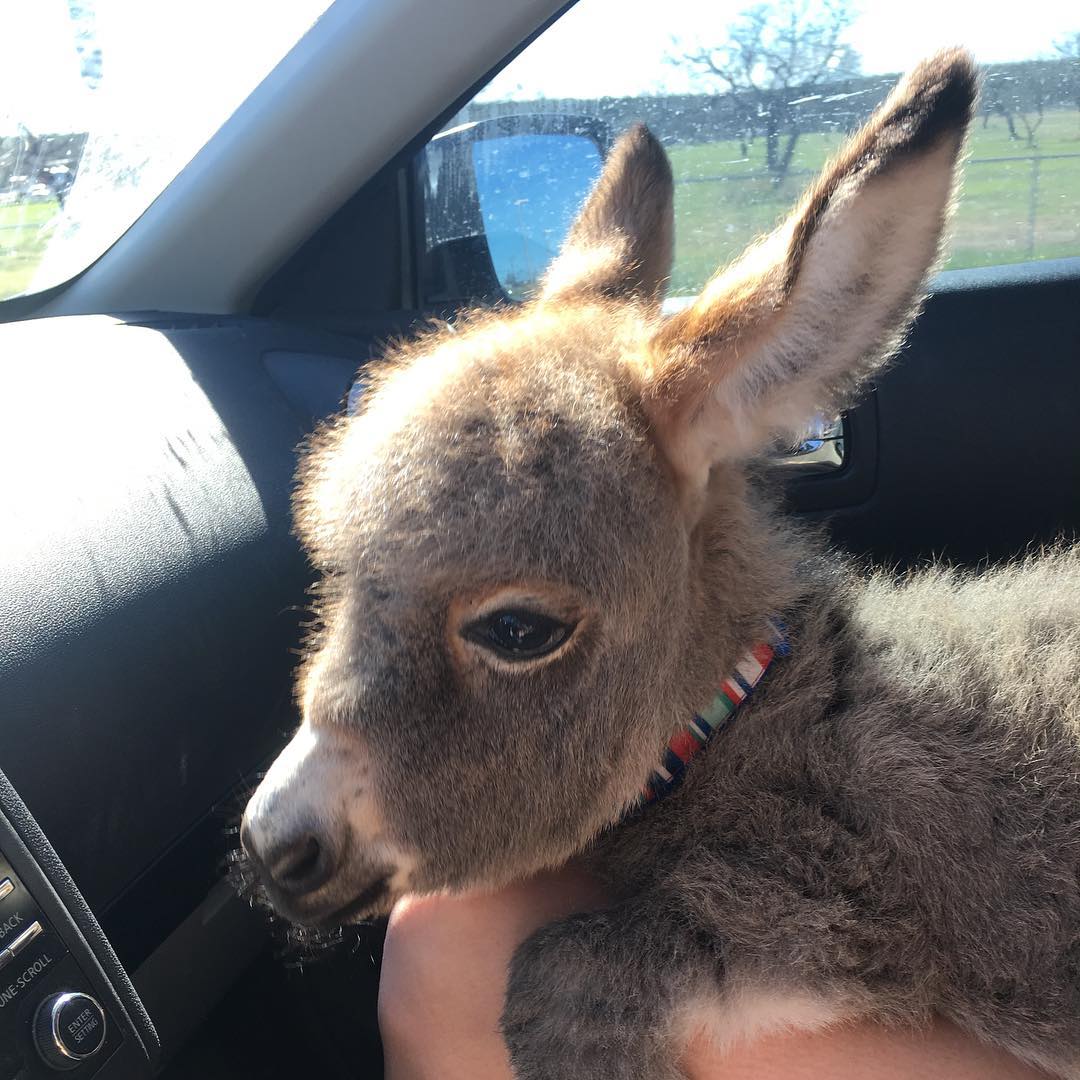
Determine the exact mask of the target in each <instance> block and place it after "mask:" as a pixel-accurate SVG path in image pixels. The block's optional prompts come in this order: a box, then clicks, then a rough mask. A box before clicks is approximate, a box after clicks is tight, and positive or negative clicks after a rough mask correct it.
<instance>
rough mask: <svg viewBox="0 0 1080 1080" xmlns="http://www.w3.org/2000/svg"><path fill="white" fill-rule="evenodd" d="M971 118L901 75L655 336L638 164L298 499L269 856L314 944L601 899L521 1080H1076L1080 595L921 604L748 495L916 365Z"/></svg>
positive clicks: (562, 947) (964, 92)
mask: <svg viewBox="0 0 1080 1080" xmlns="http://www.w3.org/2000/svg"><path fill="white" fill-rule="evenodd" d="M976 81H977V80H976V74H975V69H974V67H973V64H972V62H971V59H970V58H969V57H968V56H967V55H966V54H964V53H962V52H959V51H950V52H944V53H941V54H939V55H937V56H935V57H933V58H931V59H930V60H928V61H926V62H924V63H923V64H921V65H920V66H918V67H917V68H916V69H915V70H914V71H913V72H912V73H911V74H910V75H909V76H907V77H906V78H905V79H904V80H903V81H902V82H901V83H900V84H899V86H898V87H897V88H896V90H895V91H894V92H893V94H892V96H891V97H890V98H889V99H888V100H887V101H886V102H885V104H884V105H883V106H882V107H881V108H880V109H879V110H878V112H877V113H876V114H875V115H874V117H873V118H872V119H871V120H870V122H869V123H868V124H867V125H866V127H864V128H863V129H862V130H861V131H860V132H859V133H858V134H857V135H856V136H855V137H854V138H853V139H852V140H851V141H850V143H848V145H847V146H846V147H845V148H844V149H843V150H842V151H841V153H840V154H839V156H838V157H837V158H836V159H835V160H834V161H833V162H832V163H831V164H830V165H829V166H828V168H827V169H826V170H825V172H824V174H823V175H822V177H821V178H820V179H819V180H818V181H817V182H816V183H815V184H814V185H813V186H812V187H811V188H810V190H809V192H808V193H807V194H806V196H805V197H804V198H803V200H802V201H801V203H800V204H799V206H798V208H797V209H796V210H795V212H794V213H793V214H792V216H791V217H790V218H789V219H788V220H787V221H786V222H785V223H784V224H782V225H781V226H780V227H779V228H778V229H777V230H776V231H775V232H774V233H772V234H771V235H770V236H768V237H767V238H765V239H764V240H763V241H761V242H760V243H758V244H756V245H755V246H753V247H752V248H751V249H750V250H749V251H748V252H747V253H746V255H745V256H743V257H742V258H741V259H740V260H738V261H737V262H735V263H734V264H733V265H731V266H729V267H728V268H727V269H725V270H723V271H722V272H721V273H719V274H718V275H717V276H716V277H715V278H713V279H712V280H711V281H710V282H709V284H708V285H707V286H706V287H705V289H704V291H703V292H702V293H701V295H700V297H699V298H698V299H697V301H696V302H695V303H694V304H693V306H691V307H689V308H688V309H686V310H684V311H682V312H680V313H679V314H676V315H673V316H671V317H669V318H663V317H661V310H660V305H661V295H662V292H663V289H664V284H665V281H666V279H667V277H668V274H669V271H670V265H671V258H672V231H673V215H672V179H671V171H670V168H669V166H668V163H667V160H666V157H665V155H664V153H663V151H662V150H661V148H660V146H659V145H658V144H657V142H656V141H655V139H653V137H652V136H651V135H650V134H649V133H648V132H647V131H646V130H645V129H644V128H642V127H638V128H635V129H634V130H632V131H631V132H629V134H627V135H626V136H625V137H624V138H623V139H622V140H621V141H620V142H619V143H618V145H617V146H616V147H615V148H614V150H613V152H612V153H611V155H610V157H609V159H608V161H607V164H606V167H605V169H604V172H603V175H602V176H601V178H600V180H599V182H598V183H597V185H596V187H595V189H594V190H593V192H592V194H591V195H590V197H589V199H588V201H587V203H586V205H585V206H584V208H583V210H582V212H581V214H580V216H579V218H578V219H577V221H576V223H575V224H574V226H573V228H572V230H571V232H570V235H569V238H568V240H567V242H566V245H565V247H564V249H563V251H562V252H561V254H560V255H559V256H558V258H557V260H556V261H555V263H554V264H553V265H552V267H551V269H550V271H549V272H548V274H547V276H546V278H545V280H544V282H543V283H542V287H541V288H540V290H539V294H538V296H537V297H536V298H535V299H534V300H532V301H530V302H529V303H526V304H523V305H521V306H516V307H512V308H502V309H500V310H497V311H493V312H492V311H489V312H477V313H474V314H472V315H469V316H468V317H466V318H463V319H462V320H461V321H459V322H458V323H457V324H456V325H455V326H454V327H453V328H452V329H451V328H450V327H443V328H441V329H435V330H432V331H430V332H428V333H427V334H426V335H424V336H422V337H420V338H419V340H414V341H412V342H410V343H408V344H403V345H400V346H398V347H396V348H395V349H393V350H392V352H391V355H389V356H387V357H386V358H385V359H383V360H381V361H379V362H378V363H376V364H374V365H372V366H371V367H369V368H368V369H367V370H366V371H365V379H366V381H367V383H368V387H367V390H366V393H365V395H364V399H363V403H362V407H361V409H360V411H359V413H358V414H357V415H355V416H352V417H343V418H341V419H339V420H337V421H336V422H334V423H333V424H331V425H330V426H328V427H327V428H326V429H325V430H324V431H322V432H321V433H320V434H319V435H318V436H317V437H316V438H315V440H314V444H313V447H312V449H311V451H310V453H309V454H308V455H307V457H306V460H305V464H304V466H303V468H302V472H301V480H300V487H299V493H298V496H297V502H296V512H297V522H298V527H299V530H300V534H301V536H302V539H303V541H304V543H305V545H306V547H307V549H308V550H309V552H310V553H311V557H312V558H313V560H314V561H315V563H316V564H317V566H318V567H319V568H320V569H321V571H322V573H323V583H322V586H321V591H320V594H319V605H320V609H321V610H320V617H321V629H320V630H319V631H318V632H317V634H316V636H315V637H314V639H313V641H312V643H311V647H310V649H309V650H308V654H307V657H306V660H305V662H304V665H303V668H302V672H301V676H300V681H299V687H298V697H299V701H300V705H301V708H302V714H303V723H302V725H301V727H300V729H299V731H298V732H297V734H296V736H295V737H294V738H293V740H292V741H291V743H290V744H289V746H288V747H287V748H286V749H285V750H284V751H283V753H282V754H281V756H280V757H279V758H278V760H277V761H276V762H275V764H274V765H273V767H272V768H271V769H270V772H269V773H268V775H267V776H266V778H265V780H264V781H263V782H262V784H261V786H260V787H259V789H258V790H257V792H256V793H255V795H254V796H253V798H252V800H251V802H250V804H249V806H248V808H247V813H246V816H245V821H244V823H243V827H242V838H243V845H244V848H245V849H246V851H247V853H248V856H249V858H250V860H251V863H252V865H253V868H254V870H255V872H256V873H257V874H258V875H259V877H260V879H261V881H262V887H263V888H264V889H265V893H266V896H267V899H268V900H269V901H270V902H271V903H272V904H273V905H274V907H276V908H277V909H278V910H279V911H280V912H281V913H282V914H283V915H284V916H286V917H287V918H289V919H291V920H293V921H296V922H298V923H302V924H305V925H315V926H319V925H335V924H340V923H343V922H349V921H355V920H358V919H361V918H364V917H367V916H371V915H373V914H377V913H379V912H385V911H386V910H388V909H389V907H390V906H391V904H392V903H393V901H394V900H395V899H396V898H397V897H399V896H401V895H402V894H404V893H408V892H418V893H425V892H433V891H438V890H445V889H449V890H468V889H492V888H497V887H499V886H502V885H505V884H506V883H508V882H511V881H514V880H517V879H521V878H523V877H526V876H527V875H530V874H533V873H535V872H537V871H539V870H540V869H542V868H545V867H555V866H559V865H561V864H564V863H565V862H566V861H567V860H568V859H570V858H571V857H575V856H576V857H578V858H580V859H582V860H584V861H586V862H587V864H588V865H589V867H590V868H591V870H592V872H593V873H595V874H596V875H597V876H598V877H599V878H600V879H601V881H602V882H603V883H604V885H605V887H606V888H607V890H608V892H609V895H610V896H611V898H612V899H611V904H610V906H609V907H608V908H607V909H605V910H602V911H596V912H591V913H587V914H580V915H577V916H574V917H572V918H567V919H563V920H560V921H558V922H555V923H552V924H551V925H549V926H547V927H545V928H543V929H542V930H540V931H539V932H538V933H536V934H534V935H533V936H532V937H531V938H529V939H528V940H527V941H525V942H524V944H522V945H521V947H520V948H519V949H518V951H517V954H516V955H515V957H514V960H513V963H512V967H511V971H510V976H509V988H508V992H507V997H506V1003H505V1011H504V1013H503V1018H502V1030H503V1033H504V1035H505V1038H506V1040H507V1043H508V1045H509V1048H510V1053H511V1058H512V1061H513V1066H514V1069H515V1070H516V1073H517V1075H518V1076H519V1077H522V1078H541V1077H542V1078H546V1080H571V1078H573V1080H581V1078H608V1080H616V1078H618V1080H628V1078H638V1077H647V1078H650V1080H655V1078H663V1077H674V1076H676V1075H677V1072H676V1067H675V1065H674V1062H675V1061H676V1060H677V1058H678V1056H679V1047H680V1045H681V1044H682V1043H683V1042H684V1041H685V1040H687V1039H688V1038H689V1037H690V1036H691V1034H693V1033H694V1032H695V1031H697V1030H699V1029H700V1027H701V1026H703V1025H707V1026H708V1028H709V1029H710V1031H711V1035H712V1037H713V1038H715V1039H716V1040H718V1041H720V1042H721V1043H723V1042H724V1041H726V1040H732V1039H735V1038H739V1037H742V1036H745V1035H748V1034H753V1033H754V1032H757V1031H762V1030H765V1029H767V1028H769V1027H771V1026H778V1025H779V1026H796V1027H800V1026H801V1027H808V1026H810V1027H812V1026H817V1025H822V1024H826V1023H829V1022H832V1021H836V1020H842V1019H846V1018H869V1019H873V1020H877V1021H880V1022H883V1023H886V1024H897V1025H919V1024H923V1023H926V1022H927V1021H928V1020H929V1019H930V1017H931V1016H932V1015H933V1014H937V1015H941V1016H944V1017H947V1018H949V1019H950V1020H952V1021H953V1022H955V1023H956V1024H959V1025H960V1026H961V1027H962V1028H964V1029H966V1030H967V1031H968V1032H969V1033H971V1034H972V1035H973V1036H975V1037H977V1038H979V1039H983V1040H986V1041H988V1042H991V1043H995V1044H997V1045H998V1046H1001V1047H1004V1048H1006V1049H1007V1050H1009V1051H1012V1052H1013V1053H1014V1054H1016V1055H1019V1056H1020V1057H1021V1058H1024V1059H1026V1060H1027V1061H1029V1062H1032V1063H1035V1064H1037V1065H1041V1066H1042V1067H1044V1068H1046V1069H1048V1070H1050V1071H1051V1072H1055V1073H1057V1074H1059V1075H1060V1076H1062V1077H1080V887H1078V881H1077V870H1078V865H1080V558H1078V556H1077V554H1076V552H1075V551H1065V550H1061V551H1057V552H1053V553H1050V554H1047V555H1045V556H1043V557H1041V558H1038V559H1031V560H1028V561H1026V562H1024V563H1021V564H1016V565H1013V566H1010V567H1006V568H1003V569H999V570H995V571H992V572H987V573H984V574H982V575H980V576H978V577H971V576H966V575H964V574H961V573H957V572H950V571H948V570H946V569H935V570H930V571H927V572H925V573H920V574H915V575H912V576H910V577H907V578H905V579H903V580H899V581H898V580H896V579H894V578H893V577H892V576H890V575H884V574H874V573H870V572H868V571H866V570H864V569H863V568H861V567H857V566H854V565H852V564H850V563H849V562H847V561H845V560H844V559H843V558H841V557H839V556H833V555H828V554H827V553H826V552H825V551H824V548H823V545H822V542H821V540H820V539H819V537H818V536H817V535H816V534H810V533H807V532H805V531H803V530H800V528H798V527H797V526H795V525H793V524H792V523H791V522H790V521H789V520H788V519H786V518H785V517H783V516H782V515H780V514H779V513H777V512H776V511H775V510H774V509H773V507H772V504H771V503H770V501H769V499H768V498H767V496H766V495H764V494H763V493H762V490H763V484H762V482H761V481H759V480H757V479H755V474H754V472H753V470H752V468H751V467H750V462H751V461H752V459H753V458H754V456H755V455H757V454H760V453H761V452H762V451H763V450H765V449H767V448H768V447H769V446H770V445H771V444H772V441H773V440H774V439H775V437H776V436H777V434H778V433H785V432H786V433H788V434H793V433H795V432H797V431H798V430H799V428H800V427H802V426H803V425H805V423H806V422H807V419H808V417H810V416H811V415H812V414H813V413H814V412H815V411H821V410H824V411H826V412H828V411H829V410H832V409H835V408H837V407H838V406H839V405H841V404H842V403H845V402H847V401H848V400H850V394H851V392H852V391H853V390H854V389H855V387H856V386H857V385H858V384H859V383H861V382H862V381H863V380H865V379H866V378H867V376H869V375H870V374H871V373H873V372H874V371H875V370H876V369H878V368H879V366H880V364H881V363H882V361H883V360H884V359H885V358H887V357H888V356H890V355H891V354H893V353H894V352H895V351H896V349H897V347H898V345H899V343H900V341H901V339H902V336H903V334H904V333H905V331H906V329H907V327H908V326H909V324H910V322H911V320H912V318H913V317H914V315H915V313H916V309H917V307H918V305H919V302H920V300H921V296H922V290H923V288H924V282H925V280H926V276H927V272H928V270H929V268H930V267H931V265H932V264H933V263H934V261H935V259H936V257H937V254H938V251H939V246H940V241H941V235H942V230H943V226H944V224H945V222H946V219H947V217H948V212H949V208H950V204H951V200H952V197H953V190H954V183H955V176H956V171H957V163H958V159H959V156H960V153H961V149H962V146H963V143H964V135H965V130H966V127H967V124H968V121H969V119H970V116H971V112H972V106H973V100H974V97H975V92H976ZM973 377H975V375H974V374H973ZM913 512H917V507H915V508H913ZM781 635H782V638H783V640H781ZM766 669H767V670H766ZM755 682H757V683H758V685H757V686H756V688H755V689H754V690H753V692H752V693H748V689H749V688H750V687H751V686H752V684H754V683H755ZM743 698H745V699H746V700H745V701H743V700H742V699H743ZM680 774H681V776H680ZM680 779H681V782H676V781H679V780H680Z"/></svg>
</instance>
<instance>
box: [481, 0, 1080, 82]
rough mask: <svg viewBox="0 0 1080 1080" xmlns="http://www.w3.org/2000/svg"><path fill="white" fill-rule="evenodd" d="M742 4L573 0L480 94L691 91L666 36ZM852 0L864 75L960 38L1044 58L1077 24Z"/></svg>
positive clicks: (1007, 54) (929, 1) (1072, 4)
mask: <svg viewBox="0 0 1080 1080" xmlns="http://www.w3.org/2000/svg"><path fill="white" fill-rule="evenodd" d="M750 2H751V0H579V3H578V4H577V5H576V6H575V7H573V8H571V10H570V11H569V12H567V13H566V14H565V15H564V16H563V17H562V19H560V20H559V22H557V23H556V24H555V25H554V26H552V27H551V28H550V29H549V30H548V31H547V32H546V33H545V35H544V36H543V37H541V38H539V39H537V41H535V42H534V43H533V44H532V45H531V46H530V47H529V49H527V50H526V51H525V52H524V53H522V54H521V56H519V57H518V58H517V59H516V60H515V61H514V62H513V63H512V64H511V65H510V66H509V67H508V68H507V69H505V70H504V71H503V72H502V73H501V74H500V75H499V76H498V77H497V79H496V80H495V82H494V83H493V84H492V85H491V86H490V87H489V88H488V89H487V90H486V91H485V92H484V94H483V96H484V97H485V98H488V99H491V100H498V99H499V98H504V97H521V98H528V97H533V96H536V95H537V94H538V93H541V94H543V95H544V96H546V97H583V98H593V97H602V96H610V97H622V96H632V95H636V94H641V93H663V92H669V93H683V92H688V91H693V90H700V89H701V87H700V85H694V84H693V83H692V82H691V81H690V78H689V76H688V74H687V72H686V71H685V70H680V69H679V68H677V67H673V66H672V65H671V64H668V63H666V62H665V60H664V56H665V54H666V53H667V52H669V51H670V49H671V46H672V37H673V36H676V37H678V38H681V39H682V41H683V42H684V43H686V45H687V46H688V47H693V46H695V45H696V46H701V45H706V44H714V43H715V44H719V43H721V42H722V41H723V40H724V37H725V31H726V27H728V26H729V25H730V24H731V23H732V22H733V21H734V20H735V19H736V18H737V16H738V14H739V12H741V11H743V10H745V9H746V8H747V7H748V6H750ZM1014 4H1015V7H1014V6H1013V4H1010V3H1008V2H1007V0H893V2H882V0H876V2H875V0H862V2H861V3H856V4H854V5H853V6H854V9H855V11H856V12H857V18H856V20H855V22H854V24H853V25H852V27H851V30H850V32H849V34H848V36H847V39H846V40H847V41H848V42H850V44H851V45H853V46H854V47H855V48H856V49H857V50H858V52H859V53H860V55H861V56H862V61H863V71H864V73H866V74H868V75H875V74H886V73H893V72H898V71H902V70H903V69H904V68H907V67H910V66H911V65H912V64H913V63H914V62H915V61H917V60H918V59H919V58H920V57H922V56H925V55H926V54H927V53H929V52H932V51H933V50H934V49H936V48H938V47H940V46H943V45H955V44H962V45H966V46H968V47H969V48H970V49H972V50H973V51H974V53H975V55H976V58H977V59H978V60H979V61H981V62H984V63H989V62H1001V61H1010V60H1027V59H1031V58H1033V57H1036V56H1051V55H1054V53H1053V41H1054V39H1055V38H1056V37H1059V36H1060V35H1061V34H1062V33H1064V32H1067V31H1078V30H1080V4H1078V3H1077V0H1023V6H1022V15H1021V14H1020V12H1019V10H1018V9H1020V4H1019V3H1017V2H1016V0H1014Z"/></svg>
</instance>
